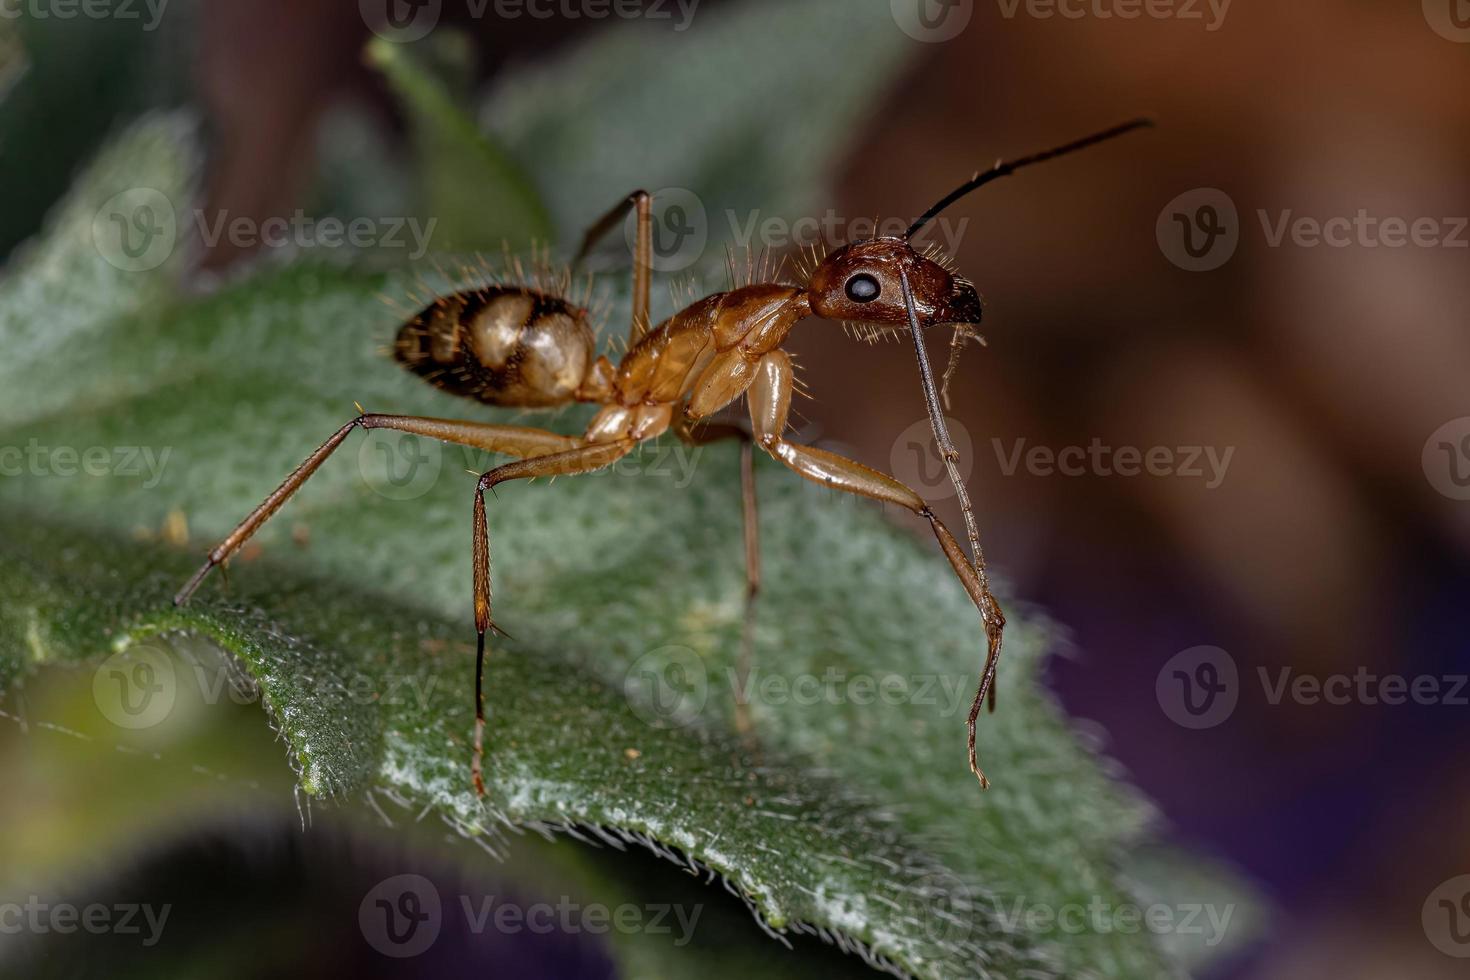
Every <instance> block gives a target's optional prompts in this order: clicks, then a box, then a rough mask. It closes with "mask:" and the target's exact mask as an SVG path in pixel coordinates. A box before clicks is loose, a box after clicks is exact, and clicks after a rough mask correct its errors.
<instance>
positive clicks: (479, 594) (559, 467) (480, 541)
mask: <svg viewBox="0 0 1470 980" xmlns="http://www.w3.org/2000/svg"><path fill="white" fill-rule="evenodd" d="M637 444H638V442H637V440H636V439H619V440H617V441H615V442H602V443H590V444H587V445H583V446H578V447H576V448H574V449H567V450H564V451H562V452H555V453H551V454H549V455H545V456H536V457H533V458H527V459H518V460H515V461H513V462H510V463H506V464H504V465H503V466H497V467H495V468H494V469H493V470H488V471H486V472H485V473H483V474H481V476H480V481H479V483H477V484H476V485H475V508H474V532H473V542H474V544H473V548H474V556H473V564H474V590H475V634H476V639H475V739H474V756H473V760H472V761H471V764H470V773H471V776H472V778H473V780H474V784H475V792H476V793H477V794H478V795H480V796H482V797H483V796H484V795H485V778H484V760H485V697H484V689H485V687H484V685H485V633H486V631H488V630H495V631H496V632H502V631H500V630H499V629H498V628H497V627H496V626H495V623H494V621H493V620H492V619H491V618H490V527H489V524H488V523H487V521H486V516H485V493H486V492H487V491H489V490H493V489H494V488H495V487H496V486H497V485H498V484H501V483H505V482H507V481H509V480H534V479H535V478H536V477H538V476H571V475H575V474H577V473H591V472H592V471H594V470H600V469H602V468H603V467H604V466H611V465H612V464H613V463H616V462H617V461H618V460H620V459H622V458H623V457H624V456H626V455H628V453H629V452H631V451H632V449H633V447H634V446H636V445H637Z"/></svg>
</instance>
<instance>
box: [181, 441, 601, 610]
mask: <svg viewBox="0 0 1470 980" xmlns="http://www.w3.org/2000/svg"><path fill="white" fill-rule="evenodd" d="M354 429H392V430H395V431H398V432H406V433H408V434H410V435H417V436H426V437H428V438H430V439H437V440H439V441H440V442H446V443H450V444H452V445H460V446H467V447H469V448H471V449H480V450H483V451H485V452H492V453H503V454H505V455H508V456H519V457H522V458H525V457H535V456H543V455H546V454H548V453H558V452H563V451H565V450H568V449H573V448H575V447H577V446H579V445H581V443H582V440H580V439H577V438H573V437H571V436H562V435H557V434H556V433H554V432H547V431H545V430H544V429H531V428H526V427H523V426H516V425H493V424H490V423H486V422H465V421H460V420H457V419H434V418H420V417H417V416H410V415H368V414H364V415H359V416H358V417H357V418H355V419H353V420H352V421H351V422H348V423H347V424H346V425H344V426H342V428H340V429H338V430H337V431H336V432H334V433H333V434H332V437H331V438H330V439H328V440H327V441H326V442H324V443H322V445H321V446H320V447H319V448H318V449H317V450H316V451H315V452H314V453H312V454H311V455H310V456H308V457H306V459H305V460H304V461H303V462H302V464H301V465H300V466H298V467H296V469H295V470H294V471H293V472H292V473H291V475H290V476H288V477H286V479H285V480H284V481H283V482H282V483H281V485H280V486H278V487H277V488H276V489H275V490H273V491H271V493H270V495H269V496H268V497H266V498H265V500H263V501H261V503H260V505H259V506H257V507H256V508H255V509H254V510H253V511H251V512H250V513H249V514H248V515H247V516H246V517H245V519H244V520H243V521H241V522H240V523H239V524H238V525H237V526H236V527H235V529H234V530H233V531H231V532H230V533H229V534H228V535H227V536H226V537H225V538H224V540H223V541H221V542H220V543H219V544H218V545H216V546H215V548H214V550H212V551H210V553H209V557H208V559H207V560H206V561H205V562H204V564H203V565H202V566H200V568H199V570H198V571H197V572H195V573H194V575H193V577H192V578H190V579H189V581H188V583H187V584H185V585H184V587H183V588H182V589H180V590H179V592H178V594H177V595H176V596H174V605H176V606H182V605H183V604H184V603H186V602H188V601H189V597H190V596H192V595H193V594H194V592H195V590H196V589H198V588H199V585H200V583H201V582H203V581H204V578H205V576H207V575H208V574H209V573H210V572H211V571H212V570H213V569H214V568H215V567H216V566H217V565H221V564H223V563H224V562H226V561H227V560H229V558H230V556H231V555H233V554H235V552H237V551H239V550H240V548H241V547H242V546H243V545H244V544H245V542H247V541H249V540H250V538H251V537H252V536H253V535H254V534H255V532H256V531H258V530H260V527H261V525H263V524H264V523H265V522H266V521H268V520H270V519H271V517H272V516H273V515H274V514H275V512H276V511H278V510H280V509H281V507H282V506H283V505H284V504H285V503H286V501H287V500H290V499H291V497H292V495H293V494H295V493H296V491H297V490H300V489H301V486H302V484H304V483H305V482H306V481H307V480H309V479H311V477H312V474H314V473H316V471H317V469H318V468H320V467H321V465H322V464H323V463H325V462H326V461H327V458H328V457H330V456H331V455H332V453H334V452H335V451H336V450H337V447H338V446H340V445H342V442H343V440H345V439H346V438H347V437H348V436H349V435H351V434H352V431H353V430H354Z"/></svg>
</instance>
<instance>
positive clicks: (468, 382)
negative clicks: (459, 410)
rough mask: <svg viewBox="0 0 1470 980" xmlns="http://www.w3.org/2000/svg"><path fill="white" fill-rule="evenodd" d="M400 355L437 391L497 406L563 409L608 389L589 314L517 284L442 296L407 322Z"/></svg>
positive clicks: (398, 345)
mask: <svg viewBox="0 0 1470 980" xmlns="http://www.w3.org/2000/svg"><path fill="white" fill-rule="evenodd" d="M393 353H394V357H396V358H397V360H398V362H399V363H400V364H403V365H404V366H405V367H407V368H408V369H409V370H410V371H413V372H414V373H415V374H418V375H419V376H421V377H422V378H424V379H425V380H426V381H428V382H429V383H430V384H432V385H434V386H435V387H437V388H442V389H443V390H445V391H448V392H450V393H451V394H455V395H462V396H464V397H466V398H474V399H476V400H478V401H482V402H486V403H488V404H491V405H508V406H521V407H525V408H544V407H550V406H554V405H563V404H566V403H567V402H572V401H577V400H579V399H585V398H587V397H588V396H589V395H592V394H594V389H598V388H601V387H602V384H600V383H599V382H600V380H601V379H600V375H602V373H603V372H602V370H601V369H600V365H599V363H598V362H599V358H597V356H596V338H595V336H594V334H593V331H592V328H591V326H590V325H589V324H588V322H587V311H586V310H584V309H581V308H579V307H575V306H573V305H572V304H570V303H568V302H567V301H566V300H565V299H562V298H561V297H559V296H552V295H549V294H546V293H542V292H538V291H535V290H530V289H524V288H519V287H514V286H491V287H487V288H484V289H474V290H467V291H465V292H460V293H454V294H451V295H449V296H442V297H440V298H439V299H437V300H435V301H434V303H433V305H431V306H429V307H427V308H426V309H424V310H423V312H421V313H419V315H418V316H416V317H414V318H413V319H412V320H410V321H408V322H407V323H406V324H404V325H403V327H402V328H401V329H400V330H399V331H398V338H397V340H396V341H395V342H394V345H393Z"/></svg>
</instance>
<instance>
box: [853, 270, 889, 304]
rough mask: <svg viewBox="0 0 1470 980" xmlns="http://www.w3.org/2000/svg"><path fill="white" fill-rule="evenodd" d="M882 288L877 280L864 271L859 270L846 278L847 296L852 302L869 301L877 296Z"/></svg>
mask: <svg viewBox="0 0 1470 980" xmlns="http://www.w3.org/2000/svg"><path fill="white" fill-rule="evenodd" d="M880 292H882V289H881V288H880V287H879V286H878V280H877V279H874V278H873V277H872V276H870V275H868V274H867V273H866V272H859V273H858V274H857V275H855V276H853V277H852V278H851V279H849V280H847V298H848V299H850V300H852V301H853V302H854V303H871V302H873V300H875V299H877V298H878V294H879V293H880Z"/></svg>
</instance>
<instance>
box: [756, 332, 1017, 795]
mask: <svg viewBox="0 0 1470 980" xmlns="http://www.w3.org/2000/svg"><path fill="white" fill-rule="evenodd" d="M791 388H792V370H791V357H790V355H789V354H787V353H786V352H785V351H781V350H775V351H771V352H770V353H768V354H766V355H764V356H763V357H762V358H761V360H760V363H759V365H758V366H757V368H756V373H755V379H754V381H753V382H752V383H751V386H750V388H749V390H748V391H747V400H748V401H749V404H750V421H751V427H752V429H753V430H754V433H755V438H756V440H757V441H758V442H759V443H760V445H761V448H762V449H764V450H765V451H766V452H768V453H770V454H771V455H772V456H773V457H775V458H776V459H777V460H779V461H780V462H782V463H783V464H785V465H786V466H787V467H789V468H790V469H791V470H793V471H795V472H796V473H797V474H798V475H800V476H803V477H805V478H806V479H808V480H811V481H812V482H814V483H820V484H822V485H823V486H827V487H831V488H832V489H834V490H841V491H843V492H845V493H851V494H856V495H858V496H861V497H868V498H870V499H873V500H879V501H882V502H884V503H890V504H897V505H898V506H900V507H904V508H907V509H908V510H911V511H913V512H914V513H915V514H918V515H919V516H920V517H923V518H924V519H925V520H927V521H928V522H929V527H930V529H931V530H932V531H933V532H934V537H935V538H936V539H937V540H938V541H939V546H940V548H941V549H942V550H943V551H944V557H945V558H947V559H948V560H949V564H950V567H951V568H952V569H954V573H955V576H956V577H957V578H958V579H959V580H960V584H962V585H963V586H964V587H965V592H966V593H968V594H969V596H970V601H971V602H973V603H974V604H975V608H976V609H977V610H978V611H979V613H980V620H981V622H982V624H983V625H984V627H985V636H986V646H987V653H986V658H985V666H984V667H983V668H982V670H981V672H980V685H979V688H978V690H977V691H976V692H975V700H974V703H972V704H971V705H970V716H969V719H968V721H967V722H966V730H967V734H968V747H969V755H970V771H971V772H973V773H974V774H975V776H976V778H978V779H979V780H980V786H981V787H982V788H988V787H989V786H990V780H989V779H987V778H986V777H985V774H984V773H983V772H981V770H980V765H979V760H978V756H977V753H976V750H975V722H976V719H977V718H978V717H979V715H980V709H981V707H982V705H984V704H985V702H986V700H987V698H988V699H989V701H990V707H991V709H992V710H994V708H995V686H994V685H995V671H996V666H997V664H998V663H999V661H1000V644H1001V635H1002V633H1003V632H1004V630H1005V624H1006V619H1005V613H1004V612H1002V611H1001V608H1000V603H998V602H997V601H996V599H995V596H994V595H992V594H991V592H990V587H989V585H988V584H987V583H986V581H985V580H984V579H983V578H982V577H981V576H980V574H979V573H978V572H977V571H976V570H975V566H974V565H973V564H971V563H970V560H969V558H967V557H966V555H965V552H964V549H963V548H961V547H960V544H959V542H958V541H956V540H955V537H954V535H953V534H951V533H950V531H949V528H947V527H945V526H944V522H943V521H941V520H940V519H939V518H938V517H937V516H936V515H935V513H934V511H933V510H932V509H930V507H929V505H928V503H927V502H925V500H924V498H923V497H921V496H919V494H918V493H916V492H915V491H914V490H913V489H911V488H910V487H908V486H907V485H905V484H903V483H901V482H899V481H898V480H896V479H894V478H893V477H891V476H889V475H887V474H886V473H880V472H878V471H877V470H875V469H872V468H870V467H867V466H864V465H863V464H862V463H859V462H857V461H856V460H851V459H848V458H846V457H844V456H839V455H837V454H836V453H832V452H828V451H827V450H825V449H818V448H816V447H814V446H799V445H797V444H795V443H793V442H788V441H787V440H786V439H785V438H784V433H785V431H786V419H787V415H788V413H789V411H790V408H791Z"/></svg>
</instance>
